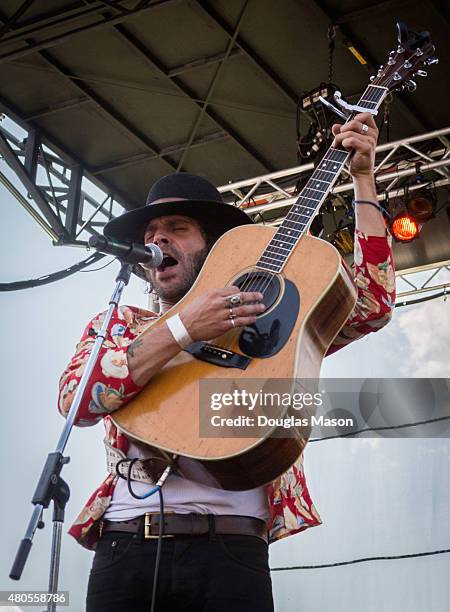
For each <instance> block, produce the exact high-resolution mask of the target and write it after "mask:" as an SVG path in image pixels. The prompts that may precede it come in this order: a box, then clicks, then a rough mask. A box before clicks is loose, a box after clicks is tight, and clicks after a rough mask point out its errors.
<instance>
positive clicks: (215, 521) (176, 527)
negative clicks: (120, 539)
mask: <svg viewBox="0 0 450 612" xmlns="http://www.w3.org/2000/svg"><path fill="white" fill-rule="evenodd" d="M159 524H160V515H159V514H158V513H152V512H147V513H146V514H144V515H143V516H140V517H138V518H135V519H132V520H129V521H108V520H104V521H102V523H101V534H103V533H106V532H108V531H122V532H128V533H134V534H138V533H142V531H143V536H144V539H145V540H151V539H155V538H158V537H159ZM163 533H164V535H163V537H165V538H167V537H174V536H176V535H204V534H206V533H212V534H213V533H217V534H222V535H249V536H256V537H257V538H261V539H262V540H264V542H266V543H267V542H268V534H267V527H266V523H265V522H264V521H262V520H261V519H257V518H254V517H252V516H233V515H214V514H193V513H192V514H175V513H166V514H164V532H163Z"/></svg>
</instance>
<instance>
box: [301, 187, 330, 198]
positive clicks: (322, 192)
mask: <svg viewBox="0 0 450 612" xmlns="http://www.w3.org/2000/svg"><path fill="white" fill-rule="evenodd" d="M308 190H310V191H319V190H318V189H313V188H312V187H305V189H304V191H308ZM319 193H320V194H321V195H322V196H324V195H325V193H326V191H319ZM306 197H307V198H309V199H310V200H316V202H320V200H321V199H322V198H313V197H312V196H310V195H309V194H308V195H307V196H306Z"/></svg>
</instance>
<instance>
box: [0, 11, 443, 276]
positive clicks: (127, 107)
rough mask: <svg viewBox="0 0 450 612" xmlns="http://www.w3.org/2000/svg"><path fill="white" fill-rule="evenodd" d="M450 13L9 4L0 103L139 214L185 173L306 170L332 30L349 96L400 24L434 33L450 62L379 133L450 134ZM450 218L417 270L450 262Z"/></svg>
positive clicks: (229, 175) (397, 100)
mask: <svg viewBox="0 0 450 612" xmlns="http://www.w3.org/2000/svg"><path fill="white" fill-rule="evenodd" d="M449 12H450V11H449V8H448V5H447V3H446V2H443V1H439V0H419V1H409V2H408V1H405V0H403V1H402V0H384V1H381V2H377V3H374V2H368V1H367V0H344V1H339V2H338V1H337V0H326V1H325V0H282V1H279V2H278V1H277V2H274V1H273V0H249V1H247V2H246V1H245V0H215V1H214V2H213V1H209V2H207V1H205V0H153V1H145V0H142V1H138V0H132V1H131V0H130V1H127V0H121V1H119V0H109V1H106V0H104V1H96V0H93V1H87V0H83V1H81V0H78V1H72V2H68V1H64V0H39V1H36V0H35V1H33V0H25V1H23V2H18V1H17V0H16V1H14V0H3V1H2V3H1V7H0V20H1V21H0V78H1V83H2V88H1V93H0V104H1V109H2V110H3V111H4V112H5V113H6V114H7V115H10V116H11V117H13V118H14V119H16V120H20V122H21V123H22V125H24V126H27V128H28V129H31V130H33V129H35V130H37V132H38V133H39V134H40V135H41V136H42V138H43V139H44V141H45V142H46V143H47V144H48V145H49V146H51V147H52V148H53V149H54V150H55V151H57V152H58V153H59V154H61V155H62V156H63V157H64V158H65V159H67V160H68V162H69V163H71V164H78V165H80V166H81V167H82V168H83V170H84V171H85V172H86V175H87V176H89V177H91V178H94V179H95V181H97V182H98V184H100V185H101V186H103V187H104V189H105V191H106V192H107V193H110V194H112V195H114V197H115V198H116V199H118V200H119V201H120V202H121V204H122V205H123V206H124V207H125V208H128V209H130V208H134V207H136V206H139V205H142V204H143V202H144V201H145V196H146V193H147V191H148V188H149V186H150V185H151V183H152V182H153V181H154V180H155V179H157V178H158V177H160V176H163V175H165V174H168V173H170V172H174V171H177V170H185V171H189V172H194V173H200V174H202V175H204V176H206V177H207V178H209V179H210V180H211V181H212V182H214V183H215V184H217V185H224V184H226V183H228V182H234V181H238V180H241V179H247V178H249V177H254V176H258V175H262V174H267V173H270V172H273V171H276V170H281V169H285V168H289V167H292V166H296V165H297V164H298V163H299V162H298V158H297V145H296V138H297V134H296V125H297V114H298V103H299V99H300V97H301V95H302V94H303V93H304V92H306V91H309V90H311V89H313V88H314V87H316V86H318V85H319V84H320V83H321V82H326V81H327V80H328V78H329V68H330V67H329V38H328V36H327V34H328V29H329V26H330V24H333V25H334V26H335V27H336V29H335V32H336V35H335V38H334V43H335V49H334V53H333V57H332V80H333V82H335V83H336V84H337V85H338V86H339V89H341V90H342V92H343V95H344V96H345V97H347V99H349V100H351V101H355V100H356V99H357V98H358V94H360V93H361V92H362V91H363V90H364V88H365V87H366V85H367V82H368V78H369V76H370V75H371V74H374V73H375V72H376V69H377V68H378V66H379V65H380V64H384V63H385V62H386V59H387V56H388V53H389V51H390V50H391V49H395V48H396V46H397V42H396V32H395V22H396V21H399V20H400V21H405V22H406V23H407V24H408V25H409V26H410V27H411V28H413V29H417V30H424V29H426V30H429V31H430V32H431V34H432V38H433V42H434V44H435V45H436V48H437V55H438V56H439V57H440V59H441V64H440V65H438V66H433V67H430V70H429V72H430V74H429V76H428V78H425V79H421V78H420V77H418V78H417V80H418V81H419V83H418V85H419V87H418V89H417V91H416V92H415V93H413V94H410V93H402V94H399V95H397V94H396V95H395V97H394V99H393V100H392V103H391V104H390V127H389V133H388V134H387V130H386V128H384V129H383V130H382V135H381V142H386V139H387V138H389V140H390V141H392V140H397V139H402V138H407V137H411V136H413V135H417V134H424V133H427V132H431V131H433V130H437V129H441V128H445V127H446V126H447V124H448V122H449V121H448V120H449V111H448V100H449V98H450V71H449V70H448V65H446V59H447V58H448V57H449V55H450V53H449V52H450V42H449V29H450V26H449ZM352 50H353V51H354V50H356V52H357V53H356V54H358V53H359V55H360V59H359V60H358V59H357V57H356V55H355V53H352ZM361 58H362V59H363V60H364V61H365V62H367V63H366V64H362V63H361V61H360V60H361ZM307 127H308V120H307V118H305V117H304V116H303V115H302V116H301V117H300V130H301V131H303V132H304V131H305V130H306V129H307ZM445 142H447V143H448V140H445V139H444V140H442V139H441V141H440V143H441V144H440V145H439V146H445ZM442 143H444V145H442ZM445 176H447V177H448V171H447V170H443V171H442V172H441V173H440V174H439V175H437V176H436V178H443V177H444V178H445ZM441 226H442V223H440V224H436V229H435V230H433V233H436V232H437V233H438V234H439V235H436V236H435V238H436V239H435V241H434V246H430V247H429V248H431V249H432V251H433V252H432V253H431V252H430V251H429V249H428V250H427V253H424V252H422V253H421V252H420V248H419V250H417V248H416V247H413V246H412V245H410V246H409V247H408V248H409V249H412V250H410V251H409V252H410V253H411V254H412V253H413V252H414V253H415V255H414V257H412V256H411V257H409V256H408V257H406V259H404V261H403V263H402V264H401V265H402V266H403V267H412V266H413V265H420V264H421V263H430V262H432V261H442V260H444V259H449V258H450V253H449V247H448V241H446V236H448V232H446V233H443V234H442V235H441V234H440V233H439V232H441V231H442V232H444V230H447V228H448V226H446V227H445V228H444V229H442V228H441ZM436 244H439V246H438V247H437V246H436ZM416 251H417V252H416ZM422 251H423V249H422ZM399 257H400V260H401V258H402V255H401V253H400V255H399Z"/></svg>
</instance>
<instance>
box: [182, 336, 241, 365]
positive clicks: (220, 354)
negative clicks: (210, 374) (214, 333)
mask: <svg viewBox="0 0 450 612" xmlns="http://www.w3.org/2000/svg"><path fill="white" fill-rule="evenodd" d="M184 350H185V351H186V352H187V353H189V354H190V355H192V356H193V357H195V358H196V359H200V361H206V362H207V363H212V364H214V365H217V366H220V367H222V368H238V369H239V370H245V369H246V368H247V366H248V364H249V363H250V361H251V358H250V357H246V356H245V355H241V354H239V353H235V352H234V351H230V350H228V349H224V348H222V347H221V346H216V345H215V344H210V343H209V342H194V343H193V344H191V345H190V346H188V347H186V348H185V349H184Z"/></svg>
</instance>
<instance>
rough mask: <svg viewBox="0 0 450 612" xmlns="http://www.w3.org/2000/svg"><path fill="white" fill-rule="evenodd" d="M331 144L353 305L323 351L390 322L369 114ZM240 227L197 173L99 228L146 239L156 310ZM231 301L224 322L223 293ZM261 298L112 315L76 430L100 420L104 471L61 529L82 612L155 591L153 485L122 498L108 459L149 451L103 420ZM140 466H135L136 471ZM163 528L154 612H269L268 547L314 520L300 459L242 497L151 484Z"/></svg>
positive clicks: (143, 484)
mask: <svg viewBox="0 0 450 612" xmlns="http://www.w3.org/2000/svg"><path fill="white" fill-rule="evenodd" d="M333 133H334V136H335V142H334V146H335V147H344V148H345V149H347V150H351V151H353V155H352V157H351V161H350V172H351V174H352V176H353V180H354V189H355V214H356V221H355V225H356V231H355V267H354V278H355V284H356V288H357V294H358V298H357V302H356V305H355V308H354V310H353V311H352V313H351V315H350V317H349V319H348V320H347V322H346V323H345V325H344V326H343V327H342V329H341V331H340V333H339V335H338V336H337V338H336V339H335V340H334V342H333V344H332V346H331V347H330V348H329V350H328V353H327V354H329V353H331V352H334V351H336V350H338V349H339V348H341V347H343V346H345V345H346V344H348V343H350V342H352V341H354V340H356V339H358V338H361V337H362V336H364V335H366V334H368V333H370V332H373V331H376V330H377V329H380V328H381V327H383V326H384V325H385V324H386V323H387V322H388V321H389V320H390V317H391V315H392V309H393V305H394V298H395V277H394V269H393V258H392V251H391V246H390V237H389V236H388V234H387V231H386V226H385V222H384V219H383V215H382V211H381V209H380V207H379V205H378V203H377V198H376V191H375V184H374V176H373V172H374V157H375V146H376V142H377V137H378V130H377V128H376V125H375V122H374V120H373V118H372V116H371V115H370V114H367V113H365V114H360V115H357V116H356V117H355V118H354V119H353V120H352V121H350V122H348V123H347V124H346V125H344V126H340V125H335V126H334V127H333ZM246 223H251V221H250V219H249V217H248V216H247V215H246V214H245V213H244V212H243V211H241V210H239V209H237V208H235V207H233V206H229V205H227V204H225V203H224V202H223V201H222V199H221V196H220V194H219V192H218V191H217V189H216V188H215V187H214V186H213V185H211V184H210V183H209V182H208V181H206V180H205V179H203V178H201V177H198V176H194V175H191V174H187V173H178V174H172V175H169V176H166V177H164V178H162V179H160V180H159V181H157V182H156V183H155V184H154V185H153V187H152V189H151V190H150V193H149V195H148V198H147V203H146V206H143V207H142V208H139V209H137V210H134V211H131V212H127V213H125V214H123V215H121V216H120V217H118V218H116V219H114V220H112V221H111V222H109V223H108V224H107V226H106V227H105V234H106V235H108V236H111V237H115V238H117V239H119V240H126V241H131V240H132V241H140V242H145V243H148V242H153V243H155V244H157V245H158V246H159V247H160V248H161V249H162V251H163V253H164V256H165V257H164V260H163V264H162V265H161V266H160V267H159V268H157V269H148V270H145V275H146V277H147V279H148V281H149V283H150V284H151V286H152V287H153V291H154V292H155V293H156V294H157V296H158V299H159V304H160V312H159V313H158V314H161V313H165V312H167V310H168V309H170V308H171V307H172V306H173V305H174V304H176V303H177V302H178V301H179V300H180V299H181V298H182V297H183V296H184V295H185V294H186V293H187V292H188V291H189V289H190V287H191V286H192V284H193V283H194V281H195V279H196V277H197V275H198V273H199V271H200V268H201V267H202V264H203V262H204V260H205V258H206V256H207V254H208V251H209V250H210V248H211V247H212V245H213V244H214V242H215V241H216V240H217V238H218V237H219V236H220V235H221V234H223V233H224V232H226V231H228V230H229V229H231V228H233V227H236V226H239V225H243V224H246ZM237 292H238V293H239V296H240V300H239V302H240V303H239V302H238V303H237V305H236V306H234V307H233V312H234V315H233V318H232V319H230V316H229V310H230V307H229V298H230V296H232V295H234V294H236V293H237ZM262 297H263V296H262V294H261V293H258V292H245V291H241V292H239V289H238V288H236V287H226V288H223V287H216V288H211V289H210V290H209V291H207V292H205V293H204V295H202V296H200V297H198V298H196V299H195V300H193V301H191V302H190V303H189V304H188V305H187V306H185V307H184V308H182V309H181V311H180V312H179V313H178V314H179V318H178V321H177V326H176V327H173V326H171V325H167V323H164V324H163V325H159V326H155V327H151V323H152V321H154V320H155V319H157V317H158V314H156V313H154V312H151V311H148V310H143V309H141V308H137V307H134V306H121V307H119V308H118V309H117V311H116V312H115V313H114V315H113V318H112V320H111V323H110V326H109V329H108V334H107V337H106V340H105V342H104V344H103V347H102V350H101V353H100V357H99V360H98V362H97V366H96V368H95V369H94V372H93V374H92V376H91V378H90V381H89V383H88V386H87V389H86V393H85V396H84V400H83V402H82V404H81V406H80V409H79V412H78V415H77V420H76V423H77V424H78V425H80V426H87V425H94V424H95V423H97V422H98V421H100V420H103V422H104V425H105V428H106V438H105V445H106V450H107V457H108V460H109V461H108V465H109V466H111V467H110V473H109V474H108V476H107V478H106V480H105V481H104V482H103V483H102V484H101V485H100V487H99V488H98V489H97V490H96V491H95V492H94V493H93V494H92V495H91V497H90V498H89V500H88V502H87V504H86V506H85V508H84V509H83V511H82V512H81V514H80V515H79V517H78V518H77V520H76V522H75V524H74V525H73V526H72V527H71V529H70V534H71V535H73V536H74V537H75V538H76V539H77V540H78V541H79V542H80V543H81V544H82V545H83V546H85V547H86V548H88V549H91V550H93V549H95V556H94V561H93V566H92V569H91V573H90V578H89V586H88V594H87V608H86V609H87V612H103V611H104V612H115V611H117V612H118V611H119V610H120V612H122V611H123V610H132V611H133V612H141V611H142V612H144V611H148V610H149V607H150V600H151V595H152V589H153V572H154V567H155V555H156V547H157V538H153V537H152V538H148V539H147V538H145V537H144V521H145V516H147V518H148V517H150V518H151V517H152V516H153V515H155V516H156V515H158V513H159V500H158V498H157V496H155V495H153V496H150V497H147V498H145V497H144V495H145V493H146V492H147V491H149V489H150V488H151V486H152V485H151V482H152V481H151V480H150V479H149V480H148V482H147V481H146V480H145V477H144V478H143V479H142V478H138V477H137V474H138V472H139V462H138V463H137V464H135V465H136V469H137V471H136V477H135V478H134V477H133V475H132V485H133V492H134V493H135V494H136V496H137V497H139V499H137V498H136V497H134V496H133V495H131V494H130V491H129V489H128V486H127V482H126V480H124V479H123V478H120V477H119V476H118V475H117V471H116V469H115V465H116V464H117V461H118V458H123V459H127V458H128V459H134V458H137V459H139V461H140V462H141V468H142V465H143V464H142V460H145V458H147V457H149V456H150V455H151V453H150V448H149V447H146V445H144V444H142V443H138V442H137V441H135V440H132V439H130V438H128V437H127V436H126V435H125V434H124V433H122V432H120V431H119V430H118V429H117V428H116V426H115V425H114V424H113V423H112V421H111V419H110V417H109V416H108V415H109V414H110V413H112V412H114V411H115V410H117V409H118V408H120V407H122V406H123V405H124V404H125V403H126V402H127V401H129V400H130V399H131V398H133V397H134V396H135V395H137V394H138V393H139V392H140V390H141V389H142V387H143V386H145V385H147V384H151V379H152V377H153V376H154V375H155V374H156V373H157V372H158V371H159V370H160V369H161V368H162V367H163V366H164V365H165V364H167V363H168V362H169V361H170V360H171V359H173V358H174V357H175V356H176V355H177V354H178V353H179V352H180V351H181V350H182V347H184V346H185V345H186V343H188V342H189V341H199V340H203V341H207V340H211V339H213V338H217V337H218V336H220V335H222V334H223V333H225V332H226V331H228V330H229V329H230V322H231V325H233V326H235V327H237V328H242V327H245V326H246V325H250V324H252V323H254V322H255V320H256V317H257V316H258V315H259V314H261V313H262V312H263V311H264V305H263V304H262V303H261V300H262ZM102 319H103V315H102V314H100V315H98V316H96V317H95V318H94V319H93V320H92V321H91V322H90V323H89V324H88V326H87V327H86V330H85V332H84V334H83V336H82V338H81V341H80V343H79V344H78V346H77V350H76V353H75V355H74V357H73V358H72V360H71V361H70V363H69V365H68V367H67V368H66V370H65V372H64V373H63V375H62V377H61V381H60V396H59V410H60V412H61V413H62V414H63V415H66V414H67V413H68V411H69V409H70V404H71V401H72V398H73V396H74V393H75V390H76V388H77V386H78V384H79V381H80V378H81V376H82V373H83V370H84V367H85V364H86V361H87V359H88V356H89V353H90V350H91V348H92V345H93V342H94V339H95V336H96V333H97V332H98V330H99V329H100V327H101V324H102ZM142 473H143V468H142V469H141V471H140V472H139V474H140V475H141V476H142ZM163 494H164V509H165V512H167V524H166V528H165V532H164V535H165V537H164V539H163V542H162V553H161V559H160V570H159V579H158V584H157V598H156V610H157V611H158V612H166V611H169V610H177V612H182V611H186V612H188V611H189V612H230V611H231V610H233V612H248V611H255V612H256V611H258V612H271V611H273V609H274V608H273V599H272V587H271V579H270V572H269V567H268V542H273V541H276V540H279V539H281V538H283V537H286V536H289V535H292V534H295V533H298V532H300V531H303V530H304V529H307V528H308V527H312V526H315V525H319V524H320V523H321V520H320V517H319V515H318V513H317V511H316V509H315V507H314V504H313V503H312V501H311V498H310V495H309V492H308V488H307V485H306V480H305V476H304V472H303V456H301V457H300V458H299V460H298V461H297V462H296V463H295V464H294V465H293V466H292V467H291V468H290V469H289V470H288V471H287V472H286V473H285V474H283V475H282V476H281V477H280V478H278V479H277V480H276V481H275V482H272V483H271V484H269V485H267V486H262V487H258V488H256V489H252V490H248V491H237V492H236V491H224V490H221V489H215V488H213V487H207V486H204V485H201V484H198V483H196V482H194V481H190V480H188V479H186V478H182V477H181V476H179V475H178V474H176V473H174V474H170V475H169V477H168V479H167V481H166V483H165V484H164V487H163Z"/></svg>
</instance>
